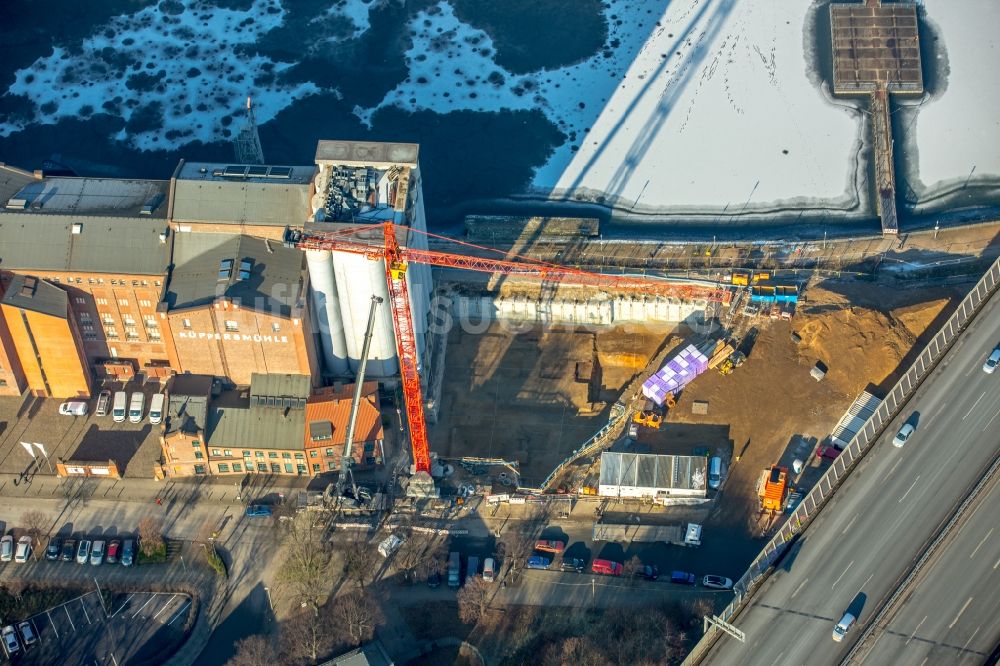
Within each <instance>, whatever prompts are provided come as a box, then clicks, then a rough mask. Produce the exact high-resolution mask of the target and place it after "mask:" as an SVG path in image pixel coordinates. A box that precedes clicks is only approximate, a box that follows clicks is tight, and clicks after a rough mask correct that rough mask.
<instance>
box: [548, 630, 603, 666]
mask: <svg viewBox="0 0 1000 666" xmlns="http://www.w3.org/2000/svg"><path fill="white" fill-rule="evenodd" d="M607 663H608V658H607V656H605V654H604V652H603V651H602V650H601V648H600V646H598V645H597V643H595V642H594V641H593V639H591V638H590V637H588V636H569V637H567V638H564V639H562V640H561V641H558V642H556V643H550V644H549V645H548V647H547V648H546V649H545V651H544V652H543V653H542V666H604V665H605V664H607Z"/></svg>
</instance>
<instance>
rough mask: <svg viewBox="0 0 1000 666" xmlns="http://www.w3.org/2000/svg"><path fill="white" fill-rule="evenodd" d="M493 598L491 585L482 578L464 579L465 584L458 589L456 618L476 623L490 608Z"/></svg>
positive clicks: (466, 622)
mask: <svg viewBox="0 0 1000 666" xmlns="http://www.w3.org/2000/svg"><path fill="white" fill-rule="evenodd" d="M492 598H493V586H492V585H490V584H489V583H487V582H486V581H484V580H483V579H482V578H479V577H478V576H477V577H474V578H472V580H469V581H466V583H465V586H464V587H463V588H462V589H461V590H459V591H458V595H457V596H456V601H458V618H459V619H460V620H461V621H462V622H464V623H465V624H476V623H478V622H479V621H480V620H482V619H483V618H484V617H485V616H486V613H487V611H488V610H489V609H490V600H491V599H492Z"/></svg>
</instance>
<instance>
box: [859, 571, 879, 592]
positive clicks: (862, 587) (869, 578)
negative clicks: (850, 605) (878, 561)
mask: <svg viewBox="0 0 1000 666" xmlns="http://www.w3.org/2000/svg"><path fill="white" fill-rule="evenodd" d="M874 577H875V574H872V575H871V576H868V578H866V579H865V582H863V583H861V587H859V588H858V592H860V591H861V590H863V589H865V585H867V584H868V583H869V582H870V581H871V579H872V578H874Z"/></svg>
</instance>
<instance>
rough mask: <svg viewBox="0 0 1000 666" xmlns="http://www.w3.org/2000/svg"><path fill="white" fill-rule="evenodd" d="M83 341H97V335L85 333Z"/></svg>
mask: <svg viewBox="0 0 1000 666" xmlns="http://www.w3.org/2000/svg"><path fill="white" fill-rule="evenodd" d="M83 339H84V340H96V339H97V333H91V332H89V331H84V332H83Z"/></svg>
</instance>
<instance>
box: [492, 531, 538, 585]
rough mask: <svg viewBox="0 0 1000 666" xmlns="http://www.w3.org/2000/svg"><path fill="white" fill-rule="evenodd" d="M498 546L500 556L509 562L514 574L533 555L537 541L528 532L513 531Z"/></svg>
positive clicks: (501, 539) (504, 536)
mask: <svg viewBox="0 0 1000 666" xmlns="http://www.w3.org/2000/svg"><path fill="white" fill-rule="evenodd" d="M497 546H498V548H497V552H498V554H499V555H500V557H502V558H504V559H505V560H506V561H507V563H508V566H509V567H510V571H511V573H512V574H513V573H515V572H516V571H517V569H518V567H520V566H521V565H523V564H524V561H525V560H526V559H527V558H528V555H530V554H531V551H532V550H533V549H534V547H535V539H534V537H532V536H531V535H530V534H528V533H526V532H522V531H521V530H517V529H512V530H509V531H508V532H506V533H505V534H504V535H503V537H501V538H500V543H499V544H497Z"/></svg>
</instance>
